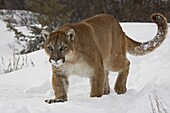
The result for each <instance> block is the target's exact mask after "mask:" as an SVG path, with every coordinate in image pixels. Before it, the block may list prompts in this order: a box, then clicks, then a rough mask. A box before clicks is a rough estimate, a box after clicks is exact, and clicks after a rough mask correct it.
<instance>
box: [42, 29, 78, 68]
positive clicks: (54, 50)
mask: <svg viewBox="0 0 170 113" xmlns="http://www.w3.org/2000/svg"><path fill="white" fill-rule="evenodd" d="M74 34H75V32H74V30H73V29H69V30H68V31H67V32H63V31H56V32H53V33H51V34H50V35H49V37H48V39H47V40H46V42H45V47H44V48H45V51H46V53H47V55H48V56H49V62H50V63H51V64H52V65H54V66H57V67H58V66H61V65H62V64H63V63H65V61H67V60H69V58H70V57H71V56H72V55H73V54H74Z"/></svg>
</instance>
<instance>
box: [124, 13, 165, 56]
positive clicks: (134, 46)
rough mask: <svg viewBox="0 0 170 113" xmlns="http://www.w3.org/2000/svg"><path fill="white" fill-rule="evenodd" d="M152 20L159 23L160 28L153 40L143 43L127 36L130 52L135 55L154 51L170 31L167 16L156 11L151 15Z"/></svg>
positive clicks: (158, 27)
mask: <svg viewBox="0 0 170 113" xmlns="http://www.w3.org/2000/svg"><path fill="white" fill-rule="evenodd" d="M151 20H152V21H153V22H155V23H156V25H157V29H158V30H157V34H156V36H155V37H154V38H153V39H152V40H149V41H147V42H143V43H142V42H137V41H134V40H133V39H131V38H129V37H128V36H126V37H127V51H128V53H130V54H132V55H135V56H141V55H146V54H148V53H150V52H152V51H154V50H155V49H156V48H158V47H159V46H160V45H161V44H162V43H163V41H164V40H165V38H166V35H167V33H168V25H167V19H166V17H165V16H163V15H162V14H160V13H154V14H152V15H151Z"/></svg>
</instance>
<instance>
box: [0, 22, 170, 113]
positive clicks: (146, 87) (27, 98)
mask: <svg viewBox="0 0 170 113" xmlns="http://www.w3.org/2000/svg"><path fill="white" fill-rule="evenodd" d="M121 25H122V27H123V29H124V31H125V32H126V34H127V35H129V36H130V37H132V38H133V39H135V40H138V41H146V40H150V39H152V38H153V36H154V35H155V33H156V25H155V24H153V23H122V24H121ZM0 26H1V29H0V57H1V56H2V57H3V58H5V59H8V58H10V57H11V56H12V52H13V51H12V50H11V49H10V47H9V45H12V46H16V48H20V47H19V46H17V44H16V43H15V41H14V39H13V36H14V35H13V34H12V33H10V32H8V31H6V28H5V24H4V23H3V22H2V21H0ZM169 28H170V27H169ZM169 44H170V33H169V34H168V38H167V39H166V40H165V42H164V43H163V45H162V46H161V47H160V48H158V49H157V50H156V51H154V52H153V53H151V54H149V55H146V56H142V57H135V56H130V55H128V58H129V59H130V61H131V69H130V73H129V78H128V83H127V87H128V91H127V93H126V94H124V95H117V94H116V93H115V92H114V90H113V86H114V82H115V79H116V77H117V73H113V72H111V73H110V76H109V78H110V86H111V89H112V91H111V93H110V94H109V95H107V96H103V97H101V98H90V97H89V94H90V83H89V80H88V79H87V78H80V77H77V76H73V77H71V78H70V87H69V92H68V101H67V102H65V103H55V104H51V105H49V104H47V103H45V102H44V100H45V99H48V98H52V97H54V95H53V90H52V87H51V67H50V64H49V63H48V59H47V57H46V55H45V52H44V50H40V51H37V52H34V53H30V54H28V59H31V60H32V61H33V62H34V64H35V66H34V67H28V68H24V69H22V70H18V71H15V72H11V73H8V74H0V113H170V52H169V51H170V45H169Z"/></svg>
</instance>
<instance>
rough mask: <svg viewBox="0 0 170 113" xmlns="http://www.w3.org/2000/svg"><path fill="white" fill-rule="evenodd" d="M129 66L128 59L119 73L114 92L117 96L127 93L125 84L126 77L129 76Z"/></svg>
mask: <svg viewBox="0 0 170 113" xmlns="http://www.w3.org/2000/svg"><path fill="white" fill-rule="evenodd" d="M129 66H130V62H129V60H128V59H126V60H125V65H124V67H123V68H122V70H121V71H120V72H119V74H118V77H117V80H116V83H115V87H114V90H115V92H116V93H117V94H124V93H126V91H127V88H126V82H127V77H128V74H129Z"/></svg>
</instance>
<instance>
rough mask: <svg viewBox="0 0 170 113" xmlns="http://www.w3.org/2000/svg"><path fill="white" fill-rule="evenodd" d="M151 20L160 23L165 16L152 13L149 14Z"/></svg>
mask: <svg viewBox="0 0 170 113" xmlns="http://www.w3.org/2000/svg"><path fill="white" fill-rule="evenodd" d="M151 20H152V21H153V22H155V23H157V24H158V23H162V22H163V21H164V20H165V16H163V15H162V14H160V13H153V14H152V15H151Z"/></svg>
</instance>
